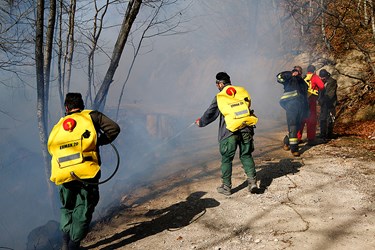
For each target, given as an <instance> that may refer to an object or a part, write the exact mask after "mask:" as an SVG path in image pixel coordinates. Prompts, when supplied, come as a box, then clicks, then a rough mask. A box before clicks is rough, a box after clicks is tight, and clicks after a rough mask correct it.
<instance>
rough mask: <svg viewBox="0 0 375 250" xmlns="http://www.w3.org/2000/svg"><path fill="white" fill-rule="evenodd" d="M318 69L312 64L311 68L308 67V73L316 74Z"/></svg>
mask: <svg viewBox="0 0 375 250" xmlns="http://www.w3.org/2000/svg"><path fill="white" fill-rule="evenodd" d="M315 70H316V68H315V66H314V65H312V64H310V65H309V66H307V72H311V73H312V72H315Z"/></svg>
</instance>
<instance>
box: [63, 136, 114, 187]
mask: <svg viewBox="0 0 375 250" xmlns="http://www.w3.org/2000/svg"><path fill="white" fill-rule="evenodd" d="M110 145H111V146H112V148H113V150H114V151H115V153H116V157H117V164H116V168H115V170H114V171H113V173H112V174H111V175H110V176H109V177H108V178H107V179H105V180H104V181H100V182H87V181H84V180H82V179H81V178H79V177H78V176H77V175H76V174H75V173H74V172H73V171H72V172H70V175H71V176H72V177H73V179H75V180H77V181H80V182H82V183H83V184H86V185H100V184H103V183H106V182H107V181H109V180H110V179H112V178H113V176H115V174H116V173H117V170H118V169H119V166H120V155H119V153H118V150H117V148H116V147H115V145H113V144H112V143H110Z"/></svg>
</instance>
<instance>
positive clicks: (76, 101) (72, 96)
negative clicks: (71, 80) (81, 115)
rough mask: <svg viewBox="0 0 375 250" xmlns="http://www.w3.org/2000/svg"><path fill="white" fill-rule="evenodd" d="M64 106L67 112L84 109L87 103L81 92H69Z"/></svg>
mask: <svg viewBox="0 0 375 250" xmlns="http://www.w3.org/2000/svg"><path fill="white" fill-rule="evenodd" d="M64 106H65V109H66V111H67V112H69V111H72V110H83V109H84V108H85V105H84V104H83V99H82V95H81V93H67V94H66V96H65V101H64Z"/></svg>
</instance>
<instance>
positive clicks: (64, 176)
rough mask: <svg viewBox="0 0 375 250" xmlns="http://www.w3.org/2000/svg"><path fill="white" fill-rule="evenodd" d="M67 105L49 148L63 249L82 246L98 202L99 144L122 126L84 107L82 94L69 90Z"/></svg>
mask: <svg viewBox="0 0 375 250" xmlns="http://www.w3.org/2000/svg"><path fill="white" fill-rule="evenodd" d="M64 105H65V109H66V116H65V117H62V118H61V119H60V120H59V122H58V123H57V124H56V125H55V126H54V127H53V129H52V131H51V133H50V135H49V138H48V151H49V153H50V154H51V156H52V160H51V177H50V180H51V181H52V182H54V183H55V184H56V185H58V187H59V194H60V201H61V203H62V207H61V218H60V227H61V230H62V232H63V246H62V249H63V250H68V249H79V247H80V242H81V240H82V239H84V237H85V236H86V235H87V233H88V230H89V225H90V222H91V219H92V214H93V213H94V209H95V206H96V205H97V204H98V201H99V186H98V184H95V183H98V182H99V179H100V164H101V162H100V155H99V146H101V145H105V144H109V143H111V142H112V141H114V140H115V139H116V137H117V136H118V134H119V133H120V127H119V126H118V125H117V123H115V122H114V121H112V120H111V119H109V118H108V117H107V116H105V115H104V114H102V113H101V112H99V111H92V110H84V103H83V100H82V95H81V94H80V93H68V94H67V95H66V98H65V102H64ZM76 177H78V178H79V179H81V180H83V181H84V182H82V181H80V180H78V179H77V178H76ZM87 183H90V184H87Z"/></svg>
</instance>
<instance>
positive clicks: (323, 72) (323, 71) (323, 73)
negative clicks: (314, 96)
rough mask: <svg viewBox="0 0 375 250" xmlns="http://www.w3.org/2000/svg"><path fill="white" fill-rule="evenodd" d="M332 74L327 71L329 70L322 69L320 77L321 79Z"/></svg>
mask: <svg viewBox="0 0 375 250" xmlns="http://www.w3.org/2000/svg"><path fill="white" fill-rule="evenodd" d="M330 75H331V74H330V73H329V72H328V71H327V70H325V69H322V70H320V72H319V76H320V77H329V76H330Z"/></svg>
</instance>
